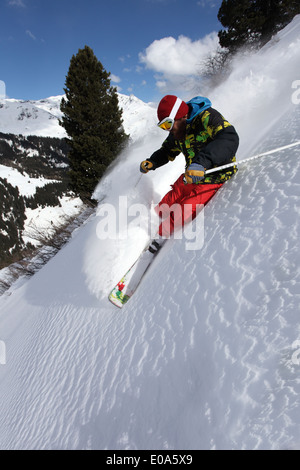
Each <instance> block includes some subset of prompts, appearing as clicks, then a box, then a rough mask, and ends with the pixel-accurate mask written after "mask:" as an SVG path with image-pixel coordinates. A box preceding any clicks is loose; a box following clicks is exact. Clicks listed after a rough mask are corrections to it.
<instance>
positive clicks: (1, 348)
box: [0, 340, 6, 366]
mask: <svg viewBox="0 0 300 470" xmlns="http://www.w3.org/2000/svg"><path fill="white" fill-rule="evenodd" d="M5 364H6V346H5V343H4V341H1V340H0V365H2V366H3V365H5Z"/></svg>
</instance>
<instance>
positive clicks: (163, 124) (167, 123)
mask: <svg viewBox="0 0 300 470" xmlns="http://www.w3.org/2000/svg"><path fill="white" fill-rule="evenodd" d="M174 121H175V119H172V118H170V117H166V118H165V119H163V120H162V121H160V122H159V123H158V124H157V125H158V127H160V129H163V130H164V131H170V130H171V129H172V127H173V125H174Z"/></svg>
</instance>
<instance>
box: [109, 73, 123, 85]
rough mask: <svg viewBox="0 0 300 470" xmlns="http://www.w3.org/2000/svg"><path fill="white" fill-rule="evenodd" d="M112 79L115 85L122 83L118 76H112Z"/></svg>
mask: <svg viewBox="0 0 300 470" xmlns="http://www.w3.org/2000/svg"><path fill="white" fill-rule="evenodd" d="M110 79H111V81H112V82H113V83H120V81H121V79H120V77H118V76H117V75H114V74H113V73H111V74H110Z"/></svg>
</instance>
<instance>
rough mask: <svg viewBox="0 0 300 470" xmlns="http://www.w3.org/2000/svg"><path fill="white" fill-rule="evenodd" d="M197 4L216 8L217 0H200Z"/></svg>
mask: <svg viewBox="0 0 300 470" xmlns="http://www.w3.org/2000/svg"><path fill="white" fill-rule="evenodd" d="M197 5H198V6H199V7H202V8H215V7H216V6H217V2H216V1H215V0H199V1H198V2H197Z"/></svg>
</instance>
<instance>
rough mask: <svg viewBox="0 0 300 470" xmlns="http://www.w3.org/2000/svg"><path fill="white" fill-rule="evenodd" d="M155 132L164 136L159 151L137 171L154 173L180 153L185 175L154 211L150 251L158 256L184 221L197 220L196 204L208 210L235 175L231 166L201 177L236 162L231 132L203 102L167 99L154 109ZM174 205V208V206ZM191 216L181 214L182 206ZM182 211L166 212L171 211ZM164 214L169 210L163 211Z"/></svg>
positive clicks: (235, 139) (234, 137) (236, 141)
mask: <svg viewBox="0 0 300 470" xmlns="http://www.w3.org/2000/svg"><path fill="white" fill-rule="evenodd" d="M157 116H158V120H159V123H158V126H159V127H160V128H161V129H163V130H165V131H167V132H169V135H168V137H167V138H166V139H165V141H164V142H163V144H162V146H161V148H160V149H159V150H157V151H156V152H154V153H153V154H152V155H151V157H150V158H148V159H147V160H144V161H143V162H141V164H140V171H141V172H142V173H148V171H150V170H151V171H153V170H156V169H157V168H159V167H161V166H163V165H165V164H166V163H168V162H169V161H173V160H174V159H175V158H176V157H177V155H179V154H180V153H183V155H184V156H185V160H186V166H185V173H183V174H182V175H181V176H180V177H179V178H178V179H177V181H175V183H174V184H173V185H172V189H171V190H170V191H169V192H168V193H167V194H166V195H165V196H164V197H163V199H162V200H161V201H160V203H159V204H158V206H157V207H156V208H155V210H156V212H157V214H159V216H160V217H161V218H162V219H164V217H166V218H165V220H163V221H162V222H161V224H160V226H159V230H158V238H157V239H155V240H153V241H152V243H151V244H150V246H149V251H150V252H151V253H155V252H157V251H158V250H159V248H160V246H161V244H162V241H163V240H164V239H166V238H168V237H169V236H170V234H171V233H172V232H173V231H174V229H175V228H177V227H178V226H182V225H183V224H184V223H185V222H186V221H187V219H188V220H190V219H193V218H194V217H195V216H196V215H197V208H198V207H199V204H203V205H205V204H207V203H208V201H209V200H210V199H211V198H212V197H213V196H214V194H215V193H216V192H217V191H218V189H220V188H221V186H222V185H223V184H224V182H225V181H227V180H228V179H230V178H231V177H232V176H233V175H234V174H235V173H236V171H237V168H236V166H233V167H231V168H229V169H226V170H223V171H222V170H220V171H216V172H214V173H211V174H209V175H205V170H208V169H210V168H216V167H218V166H222V165H225V164H227V163H232V162H235V161H236V159H235V153H236V151H237V149H238V145H239V137H238V134H237V132H236V130H235V128H234V127H233V126H232V125H231V124H230V123H229V122H228V121H226V119H225V118H224V117H223V116H222V115H221V114H220V113H219V112H218V111H217V110H215V109H213V108H212V103H211V101H210V100H209V99H208V98H205V97H202V96H196V97H195V98H192V99H191V100H190V101H188V102H184V101H182V100H181V99H180V98H178V97H177V96H174V95H167V96H165V97H164V98H162V100H161V101H160V103H159V106H158V109H157ZM174 205H175V206H174ZM187 205H189V208H190V210H189V211H185V210H184V206H187ZM172 206H173V207H180V208H181V210H180V211H178V210H175V211H172V209H171V210H170V208H171V207H172ZM166 208H167V209H168V210H166Z"/></svg>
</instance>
